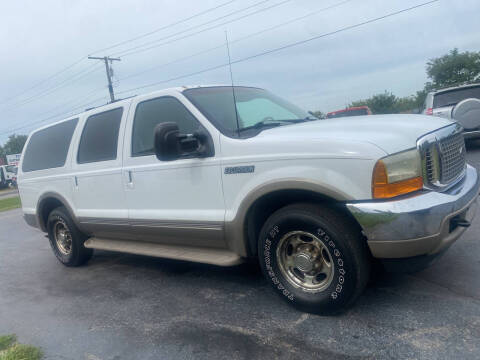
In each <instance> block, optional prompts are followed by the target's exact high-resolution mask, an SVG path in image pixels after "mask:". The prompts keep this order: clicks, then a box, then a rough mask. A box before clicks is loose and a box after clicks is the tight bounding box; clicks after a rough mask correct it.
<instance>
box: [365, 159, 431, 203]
mask: <svg viewBox="0 0 480 360" xmlns="http://www.w3.org/2000/svg"><path fill="white" fill-rule="evenodd" d="M422 188H423V179H422V178H421V177H414V178H411V179H406V180H401V181H397V182H394V183H391V184H390V183H389V182H388V175H387V168H386V166H385V164H384V162H383V161H382V160H380V161H378V162H377V163H376V165H375V168H374V170H373V178H372V196H373V198H374V199H388V198H392V197H395V196H399V195H404V194H408V193H411V192H413V191H417V190H421V189H422Z"/></svg>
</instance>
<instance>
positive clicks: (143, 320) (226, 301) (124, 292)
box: [0, 144, 480, 360]
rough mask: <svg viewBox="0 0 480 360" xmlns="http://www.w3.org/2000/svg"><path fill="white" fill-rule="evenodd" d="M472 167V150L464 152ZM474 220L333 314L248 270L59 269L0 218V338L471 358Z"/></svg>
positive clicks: (131, 352) (103, 348)
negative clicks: (430, 260) (421, 264)
mask: <svg viewBox="0 0 480 360" xmlns="http://www.w3.org/2000/svg"><path fill="white" fill-rule="evenodd" d="M468 157H469V162H470V163H471V164H473V165H475V166H476V167H477V168H480V146H479V145H477V144H473V145H471V146H470V147H469V153H468ZM479 235H480V213H477V219H476V222H475V223H474V224H473V225H472V226H471V228H470V229H469V230H468V231H467V232H466V233H465V235H464V236H463V237H462V238H461V239H460V240H459V241H458V242H457V243H455V244H454V245H453V246H452V248H451V249H450V250H449V251H448V252H447V253H446V254H445V255H444V256H443V257H442V258H441V259H440V260H439V261H438V262H437V263H436V264H435V265H434V266H432V267H431V268H429V269H427V270H425V271H423V272H420V273H417V274H413V275H384V276H381V277H380V278H379V279H378V280H377V281H376V282H375V283H373V284H371V285H370V286H369V287H368V289H367V290H366V292H365V293H364V295H363V296H362V297H361V298H360V300H359V301H358V303H357V304H356V305H355V306H354V307H353V308H352V309H351V310H349V311H348V312H346V313H344V314H343V315H340V316H335V317H322V316H316V315H310V314H304V313H301V312H299V311H297V310H295V309H293V308H291V307H290V306H288V305H287V304H286V303H285V302H284V301H282V299H280V297H279V296H277V295H276V294H275V293H274V292H273V290H271V289H270V287H269V285H268V283H267V282H266V280H264V279H263V278H262V276H261V273H260V271H259V270H258V268H257V267H255V266H252V265H246V264H243V265H240V266H237V267H233V268H219V267H213V266H206V265H201V264H192V263H185V262H176V261H170V260H163V259H153V258H147V257H140V256H133V255H124V254H116V253H107V252H96V255H95V256H94V258H93V259H92V260H91V261H90V263H89V264H88V265H87V266H84V267H81V268H66V267H64V266H63V265H61V264H60V263H59V262H58V261H57V260H56V259H55V257H54V255H53V253H52V252H51V250H50V247H49V244H48V240H47V239H46V238H45V236H44V234H42V233H41V232H39V231H37V230H35V229H33V228H30V227H28V226H27V225H26V224H25V223H24V221H23V219H22V216H21V211H20V210H14V211H9V212H5V213H1V214H0V334H7V333H16V334H17V335H18V337H19V340H20V341H21V342H24V343H29V344H32V345H36V346H40V347H42V349H43V350H44V352H45V354H46V358H47V359H89V360H98V359H102V360H106V359H111V360H114V359H115V360H117V359H118V360H120V359H223V358H228V359H245V358H248V359H257V358H259V359H262V358H273V359H362V358H401V359H407V358H410V359H412V358H425V359H452V358H458V359H478V358H480V239H479Z"/></svg>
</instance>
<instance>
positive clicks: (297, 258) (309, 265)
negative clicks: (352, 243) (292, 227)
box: [277, 231, 335, 292]
mask: <svg viewBox="0 0 480 360" xmlns="http://www.w3.org/2000/svg"><path fill="white" fill-rule="evenodd" d="M277 262H278V265H279V267H280V271H281V272H282V274H283V275H284V277H285V278H286V279H287V281H288V282H289V283H290V284H292V285H293V286H295V287H300V288H302V289H303V290H304V291H311V292H318V291H323V290H325V289H326V288H327V287H328V286H329V285H330V284H331V282H332V280H333V274H334V270H335V266H334V263H333V258H332V255H331V254H330V251H329V250H328V248H327V247H326V246H325V244H324V243H323V242H322V241H321V240H320V239H319V238H317V237H316V236H315V235H313V234H311V233H308V232H304V231H292V232H290V233H288V234H286V235H285V236H283V237H282V238H281V239H280V241H279V243H278V247H277Z"/></svg>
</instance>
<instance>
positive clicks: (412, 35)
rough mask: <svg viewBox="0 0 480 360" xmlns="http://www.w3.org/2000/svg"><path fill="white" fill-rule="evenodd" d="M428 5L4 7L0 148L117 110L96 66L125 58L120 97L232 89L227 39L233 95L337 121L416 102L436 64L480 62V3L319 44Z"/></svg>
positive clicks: (119, 64)
mask: <svg viewBox="0 0 480 360" xmlns="http://www.w3.org/2000/svg"><path fill="white" fill-rule="evenodd" d="M426 1H427V0H390V1H385V0H230V1H229V0H202V1H194V0H181V1H178V0H176V1H175V0H135V1H133V0H130V1H127V0H115V1H113V0H97V1H92V0H88V1H87V0H76V1H73V0H42V1H35V0H30V1H26V0H25V1H24V0H17V1H8V2H7V1H5V2H4V3H2V11H1V12H0V24H1V26H0V43H1V45H2V50H1V51H2V52H3V53H2V56H0V72H1V82H0V113H1V114H2V116H0V144H3V143H4V142H5V141H6V140H7V138H8V136H9V135H10V134H12V133H17V134H28V133H29V132H31V131H32V130H35V129H36V128H38V127H40V126H43V125H46V124H48V123H51V122H54V121H57V120H60V119H62V118H65V117H67V116H69V115H72V114H74V113H78V112H81V111H83V110H84V109H86V108H89V107H92V106H97V105H101V104H105V103H107V102H108V101H109V95H108V89H107V82H106V74H105V66H104V65H103V63H101V62H99V61H98V60H89V59H87V57H88V55H93V56H107V55H108V56H114V57H120V58H121V61H115V62H113V71H114V90H115V93H116V95H117V97H126V96H131V95H136V94H144V93H148V92H151V91H154V90H159V89H163V88H168V87H173V86H182V85H193V84H195V85H196V84H230V82H231V79H230V72H229V69H228V67H226V66H222V67H218V66H221V65H225V64H227V63H228V53H227V48H226V46H225V36H226V34H227V36H228V39H229V42H230V56H231V60H232V62H233V65H232V73H233V80H234V84H235V85H249V86H258V87H262V88H266V89H269V90H271V91H272V92H274V93H276V94H278V95H280V96H282V97H284V98H286V99H288V100H290V101H292V102H294V103H296V104H297V105H299V106H301V107H303V108H305V109H306V110H311V111H315V110H321V111H323V112H328V111H334V110H337V109H341V108H344V107H345V106H346V105H347V104H348V103H350V102H352V101H354V100H358V99H363V98H367V97H370V96H372V95H374V94H377V93H382V92H384V91H391V92H393V93H394V94H395V95H397V96H408V95H411V94H414V93H415V92H416V91H417V90H420V89H422V88H423V85H424V83H425V82H426V81H427V77H426V73H425V66H426V62H427V61H428V60H429V59H431V58H434V57H438V56H442V55H444V54H446V53H447V52H449V51H450V50H451V49H453V48H455V47H457V48H459V50H460V51H467V50H468V51H480V36H479V33H480V31H479V30H480V22H479V21H478V14H480V1H478V0H440V1H437V2H434V3H432V4H429V5H426V6H424V7H420V8H416V9H414V10H411V11H408V12H404V13H401V14H398V15H395V16H391V17H388V18H385V19H382V20H379V21H375V22H372V23H369V24H366V25H363V26H359V27H355V28H351V29H348V30H345V31H341V32H337V33H334V34H331V35H327V36H324V37H319V36H320V35H322V34H328V33H332V32H336V31H337V30H340V29H343V28H348V27H350V26H352V25H356V24H359V23H363V22H365V21H368V20H371V19H375V18H378V17H382V16H384V15H387V14H390V13H393V12H396V11H399V10H402V9H405V8H409V7H412V6H415V5H418V4H421V3H423V2H426ZM315 37H319V38H317V39H316V40H312V41H308V42H304V43H302V44H300V45H297V46H291V47H288V48H285V49H283V50H280V51H275V52H271V53H269V54H267V55H264V56H259V57H255V58H252V59H250V60H248V61H242V62H236V61H238V60H239V59H245V58H248V57H250V56H253V55H256V54H260V53H263V52H268V51H270V50H273V49H276V48H282V47H284V46H286V45H289V44H294V43H297V42H301V41H303V40H306V39H311V38H315ZM119 43H120V45H118V46H115V45H117V44H119ZM112 46H114V47H112ZM139 50H142V51H139ZM67 67H68V68H67ZM215 67H218V68H217V69H214V70H210V71H204V70H207V69H211V68H215ZM59 72H60V73H59ZM194 73H198V74H196V75H192V74H194ZM52 76H53V77H52ZM172 79H174V80H172ZM150 84H154V85H152V86H148V85H150Z"/></svg>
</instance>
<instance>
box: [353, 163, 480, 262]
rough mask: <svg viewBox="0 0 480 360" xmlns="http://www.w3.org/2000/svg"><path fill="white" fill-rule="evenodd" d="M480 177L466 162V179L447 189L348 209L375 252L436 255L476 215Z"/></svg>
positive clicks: (389, 256) (398, 255) (380, 254)
mask: <svg viewBox="0 0 480 360" xmlns="http://www.w3.org/2000/svg"><path fill="white" fill-rule="evenodd" d="M479 187H480V182H479V177H478V174H477V171H476V170H475V168H473V167H471V166H469V165H467V171H466V175H465V178H464V179H463V180H462V181H461V182H460V183H459V184H457V185H455V186H454V187H453V188H451V189H449V190H448V191H446V192H435V191H430V192H425V193H421V194H418V195H416V196H412V197H407V198H402V199H399V200H392V201H385V202H378V201H377V202H358V203H349V204H347V208H348V209H349V210H350V212H351V213H352V215H353V216H354V217H355V219H356V220H357V221H358V223H359V224H360V226H361V227H362V229H363V232H364V234H365V236H366V237H367V241H368V245H369V247H370V250H371V252H372V255H373V256H374V257H376V258H382V259H399V258H407V257H414V256H420V255H435V254H438V253H441V252H442V250H445V249H447V248H448V247H449V246H450V245H451V244H452V243H453V242H454V241H455V240H457V239H458V238H459V237H460V235H462V234H463V232H464V231H465V230H466V227H461V226H458V225H457V226H455V224H456V223H457V222H458V221H459V220H467V221H471V220H472V219H473V218H474V216H475V211H476V207H477V196H478V193H479Z"/></svg>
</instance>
